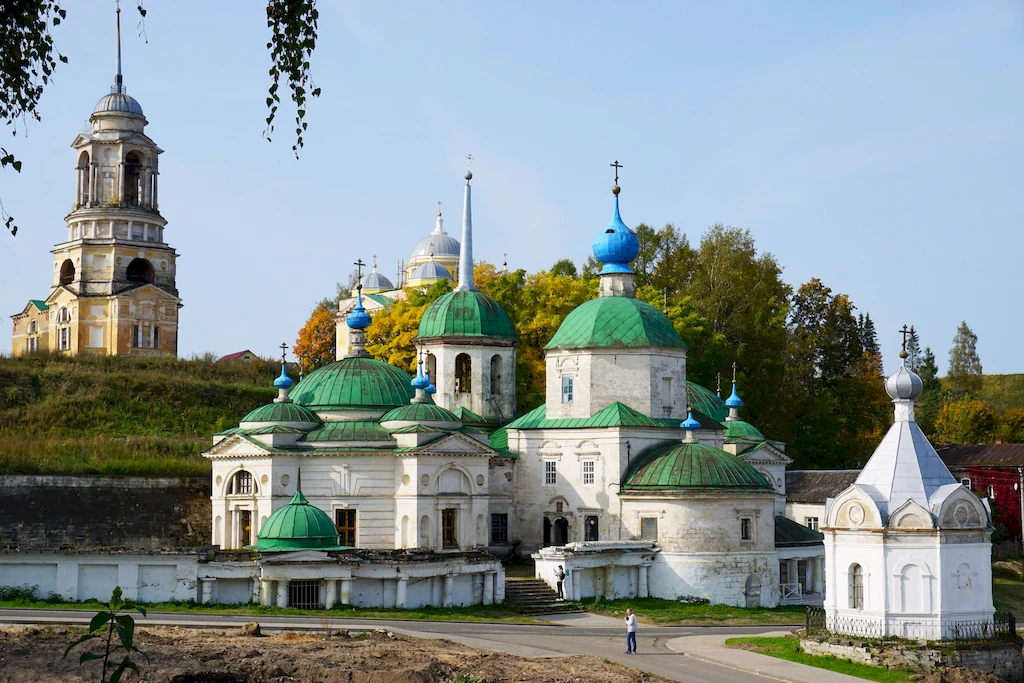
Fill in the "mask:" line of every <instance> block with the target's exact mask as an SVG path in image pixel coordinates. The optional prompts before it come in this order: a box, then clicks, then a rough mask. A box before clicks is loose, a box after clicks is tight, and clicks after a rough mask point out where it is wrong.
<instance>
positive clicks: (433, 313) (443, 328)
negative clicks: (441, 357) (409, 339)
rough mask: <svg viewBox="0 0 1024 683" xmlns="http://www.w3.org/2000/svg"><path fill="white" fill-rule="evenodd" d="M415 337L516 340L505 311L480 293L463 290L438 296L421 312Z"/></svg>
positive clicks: (514, 331)
mask: <svg viewBox="0 0 1024 683" xmlns="http://www.w3.org/2000/svg"><path fill="white" fill-rule="evenodd" d="M417 337H418V338H420V339H422V338H424V337H499V338H501V339H515V338H516V330H515V328H514V327H513V326H512V320H511V319H510V318H509V317H508V313H506V312H505V309H504V308H502V307H501V304H499V303H498V302H497V301H495V300H494V299H492V298H491V297H489V296H487V295H486V294H484V293H483V292H478V291H475V290H471V289H462V290H457V291H454V292H449V293H448V294H445V295H444V296H442V297H440V298H438V299H437V300H435V301H434V302H433V303H431V304H430V305H429V306H427V310H425V311H423V317H422V318H420V328H419V332H418V333H417Z"/></svg>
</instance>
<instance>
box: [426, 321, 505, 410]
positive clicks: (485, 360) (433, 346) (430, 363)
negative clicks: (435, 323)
mask: <svg viewBox="0 0 1024 683" xmlns="http://www.w3.org/2000/svg"><path fill="white" fill-rule="evenodd" d="M416 348H417V350H418V351H421V352H424V354H429V355H430V357H427V358H426V360H425V363H426V365H425V367H424V371H425V372H431V375H430V379H431V381H432V382H433V383H434V386H435V387H436V388H437V393H435V394H434V397H433V398H434V403H436V404H437V405H439V406H441V407H443V408H447V409H448V410H455V409H456V408H460V407H462V408H467V409H469V410H471V411H473V412H474V413H476V414H477V415H480V416H482V417H486V418H488V419H493V420H500V421H502V422H507V421H509V420H510V419H512V417H513V416H514V415H515V408H516V394H515V388H516V350H515V346H513V344H512V342H511V340H509V341H498V340H476V341H473V342H470V341H466V342H465V343H460V342H459V341H458V340H450V339H444V340H433V341H426V342H419V343H417V347H416ZM463 353H464V354H467V355H468V356H469V357H470V362H471V365H470V376H471V379H470V391H469V392H461V393H456V391H455V359H456V358H457V357H458V356H459V354H463ZM494 356H497V357H498V358H499V359H500V367H501V372H500V382H501V383H500V385H499V386H498V387H497V389H498V390H497V391H496V392H492V386H491V359H492V358H493V357H494ZM431 368H433V371H431Z"/></svg>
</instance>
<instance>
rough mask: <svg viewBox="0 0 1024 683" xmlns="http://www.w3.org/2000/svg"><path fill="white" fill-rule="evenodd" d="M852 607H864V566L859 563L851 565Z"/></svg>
mask: <svg viewBox="0 0 1024 683" xmlns="http://www.w3.org/2000/svg"><path fill="white" fill-rule="evenodd" d="M850 607H851V608H852V609H864V568H863V567H861V566H860V565H859V564H855V565H853V566H852V567H850Z"/></svg>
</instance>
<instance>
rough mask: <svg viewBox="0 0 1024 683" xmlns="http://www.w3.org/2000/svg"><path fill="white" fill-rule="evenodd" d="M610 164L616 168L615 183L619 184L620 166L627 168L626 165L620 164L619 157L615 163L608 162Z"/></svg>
mask: <svg viewBox="0 0 1024 683" xmlns="http://www.w3.org/2000/svg"><path fill="white" fill-rule="evenodd" d="M608 165H609V166H612V167H614V168H615V184H616V185H618V184H619V169H620V168H625V166H623V165H622V164H620V163H619V160H618V159H616V160H615V163H614V164H608Z"/></svg>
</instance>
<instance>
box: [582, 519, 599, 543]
mask: <svg viewBox="0 0 1024 683" xmlns="http://www.w3.org/2000/svg"><path fill="white" fill-rule="evenodd" d="M599 536H600V534H599V533H598V524H597V516H596V515H589V516H588V517H587V518H586V519H585V520H583V540H584V541H597V540H600V539H599Z"/></svg>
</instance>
